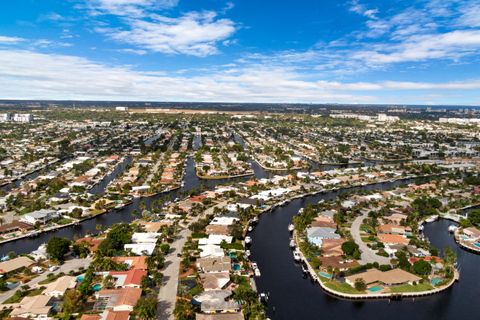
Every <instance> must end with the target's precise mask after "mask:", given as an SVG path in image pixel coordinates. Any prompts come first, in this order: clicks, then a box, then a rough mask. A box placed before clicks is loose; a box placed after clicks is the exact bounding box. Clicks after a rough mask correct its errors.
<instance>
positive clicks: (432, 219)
mask: <svg viewBox="0 0 480 320" xmlns="http://www.w3.org/2000/svg"><path fill="white" fill-rule="evenodd" d="M437 220H438V216H437V215H434V216H431V217H428V218H427V219H425V221H426V222H428V223H430V222H435V221H437Z"/></svg>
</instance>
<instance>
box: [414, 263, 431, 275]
mask: <svg viewBox="0 0 480 320" xmlns="http://www.w3.org/2000/svg"><path fill="white" fill-rule="evenodd" d="M413 272H415V273H416V274H418V275H422V276H426V275H428V274H430V272H432V266H431V265H430V263H429V262H427V261H425V260H418V261H416V262H415V263H414V264H413Z"/></svg>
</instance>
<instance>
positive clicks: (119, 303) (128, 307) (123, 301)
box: [95, 288, 142, 311]
mask: <svg viewBox="0 0 480 320" xmlns="http://www.w3.org/2000/svg"><path fill="white" fill-rule="evenodd" d="M141 295H142V289H140V288H121V289H102V290H100V291H98V292H97V293H96V294H95V296H96V298H97V300H98V299H101V300H103V302H104V303H105V309H111V310H113V311H132V310H133V307H135V305H136V304H137V302H138V300H139V299H140V297H141Z"/></svg>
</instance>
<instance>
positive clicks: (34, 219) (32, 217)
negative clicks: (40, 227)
mask: <svg viewBox="0 0 480 320" xmlns="http://www.w3.org/2000/svg"><path fill="white" fill-rule="evenodd" d="M58 217H59V215H58V213H57V211H55V210H49V209H41V210H37V211H33V212H30V213H27V214H26V215H24V216H23V217H22V218H21V219H20V221H22V222H25V223H28V224H31V225H35V224H36V223H41V224H46V223H47V222H49V221H50V220H52V219H55V218H58Z"/></svg>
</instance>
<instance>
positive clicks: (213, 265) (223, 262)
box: [197, 256, 232, 273]
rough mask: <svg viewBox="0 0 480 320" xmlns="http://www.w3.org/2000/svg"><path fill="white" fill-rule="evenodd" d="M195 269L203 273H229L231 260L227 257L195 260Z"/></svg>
mask: <svg viewBox="0 0 480 320" xmlns="http://www.w3.org/2000/svg"><path fill="white" fill-rule="evenodd" d="M197 268H198V269H200V270H201V271H203V272H205V273H209V272H230V271H231V270H232V259H231V258H230V257H229V256H224V257H208V258H200V259H198V260H197Z"/></svg>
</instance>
